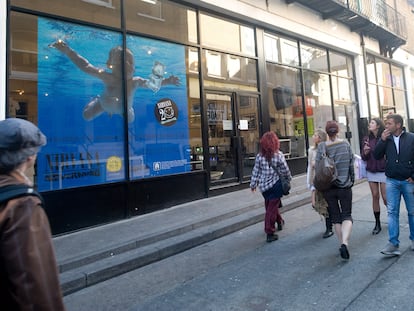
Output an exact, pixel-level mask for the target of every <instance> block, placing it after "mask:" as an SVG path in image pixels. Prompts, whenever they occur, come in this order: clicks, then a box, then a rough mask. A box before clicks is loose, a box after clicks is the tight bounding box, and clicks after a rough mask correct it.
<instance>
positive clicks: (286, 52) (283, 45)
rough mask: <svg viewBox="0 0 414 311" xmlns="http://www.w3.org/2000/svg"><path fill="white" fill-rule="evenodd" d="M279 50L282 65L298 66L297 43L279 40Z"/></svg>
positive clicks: (283, 39)
mask: <svg viewBox="0 0 414 311" xmlns="http://www.w3.org/2000/svg"><path fill="white" fill-rule="evenodd" d="M280 50H281V54H282V63H283V64H286V65H291V66H299V50H298V43H297V41H293V40H290V39H285V38H280Z"/></svg>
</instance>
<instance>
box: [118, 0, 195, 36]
mask: <svg viewBox="0 0 414 311" xmlns="http://www.w3.org/2000/svg"><path fill="white" fill-rule="evenodd" d="M125 16H126V18H125V19H126V27H127V29H128V30H132V31H137V32H140V33H146V34H149V35H151V36H158V37H160V38H168V39H171V40H174V41H179V42H183V43H189V42H191V43H197V42H198V40H197V24H196V23H197V19H196V12H195V11H194V10H191V9H189V8H186V7H184V6H181V5H178V4H175V3H173V2H171V1H166V0H162V1H160V0H158V1H125Z"/></svg>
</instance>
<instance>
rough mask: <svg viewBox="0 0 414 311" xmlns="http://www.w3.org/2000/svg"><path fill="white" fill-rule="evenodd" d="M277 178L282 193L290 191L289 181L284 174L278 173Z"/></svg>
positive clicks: (285, 193) (286, 193)
mask: <svg viewBox="0 0 414 311" xmlns="http://www.w3.org/2000/svg"><path fill="white" fill-rule="evenodd" d="M279 178H280V182H281V183H282V192H283V195H288V194H289V192H290V188H291V186H290V181H289V180H288V179H287V178H286V177H285V176H280V175H279Z"/></svg>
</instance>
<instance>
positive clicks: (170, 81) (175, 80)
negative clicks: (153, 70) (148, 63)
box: [162, 75, 180, 86]
mask: <svg viewBox="0 0 414 311" xmlns="http://www.w3.org/2000/svg"><path fill="white" fill-rule="evenodd" d="M162 84H173V85H176V86H179V85H180V78H178V77H177V76H174V75H171V76H169V77H168V78H167V79H164V81H162Z"/></svg>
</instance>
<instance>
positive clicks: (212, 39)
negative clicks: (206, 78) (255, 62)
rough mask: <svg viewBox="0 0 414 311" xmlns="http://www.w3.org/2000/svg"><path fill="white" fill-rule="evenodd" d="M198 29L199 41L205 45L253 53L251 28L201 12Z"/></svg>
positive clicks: (247, 53)
mask: <svg viewBox="0 0 414 311" xmlns="http://www.w3.org/2000/svg"><path fill="white" fill-rule="evenodd" d="M200 31H201V43H202V44H203V45H205V46H209V47H215V48H219V49H222V50H225V51H229V52H236V53H243V54H246V55H250V56H254V55H255V38H254V31H253V28H249V27H246V26H242V25H239V24H237V23H233V22H229V21H225V20H222V19H219V18H216V17H213V16H209V15H206V14H201V15H200Z"/></svg>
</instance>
